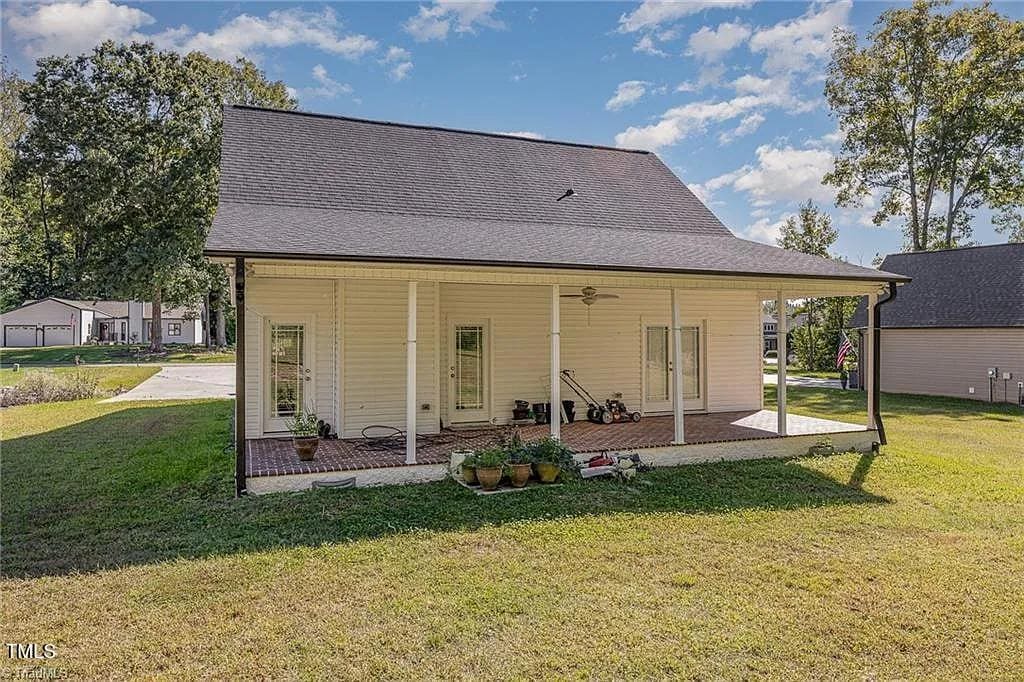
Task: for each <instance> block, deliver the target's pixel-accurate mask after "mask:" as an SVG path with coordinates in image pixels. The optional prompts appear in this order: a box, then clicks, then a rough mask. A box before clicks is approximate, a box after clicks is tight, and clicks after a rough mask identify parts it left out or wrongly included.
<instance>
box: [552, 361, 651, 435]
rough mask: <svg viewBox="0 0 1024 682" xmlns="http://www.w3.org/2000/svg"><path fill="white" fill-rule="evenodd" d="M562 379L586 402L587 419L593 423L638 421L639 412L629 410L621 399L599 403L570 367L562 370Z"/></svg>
mask: <svg viewBox="0 0 1024 682" xmlns="http://www.w3.org/2000/svg"><path fill="white" fill-rule="evenodd" d="M562 381H564V382H565V384H566V385H567V386H568V387H569V388H571V389H572V390H573V392H574V393H576V395H578V396H579V397H580V398H581V399H582V400H583V402H585V403H586V404H587V420H588V421H592V422H594V423H595V424H619V423H622V422H638V421H640V413H639V412H630V411H629V409H627V408H626V404H625V403H624V402H622V401H621V400H614V399H610V400H606V401H604V404H603V405H602V404H600V403H598V402H597V400H595V399H594V396H593V395H591V393H590V391H588V390H587V389H586V388H584V387H583V384H581V383H580V382H579V381H577V380H576V377H575V376H573V371H572V370H571V369H563V370H562Z"/></svg>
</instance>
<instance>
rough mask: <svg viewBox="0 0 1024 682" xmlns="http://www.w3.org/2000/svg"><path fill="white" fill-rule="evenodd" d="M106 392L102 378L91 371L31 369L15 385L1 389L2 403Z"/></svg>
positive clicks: (59, 399)
mask: <svg viewBox="0 0 1024 682" xmlns="http://www.w3.org/2000/svg"><path fill="white" fill-rule="evenodd" d="M102 395H104V393H103V392H102V391H100V389H99V379H98V378H97V377H96V376H94V375H92V374H90V373H88V372H84V371H78V372H72V373H70V374H53V373H52V372H31V373H30V374H28V375H27V376H26V377H25V378H24V379H22V380H21V381H20V382H18V383H17V384H15V385H14V386H6V387H4V388H3V390H2V391H0V407H9V406H11V405H30V404H33V403H57V402H63V401H66V400H84V399H86V398H97V397H100V396H102Z"/></svg>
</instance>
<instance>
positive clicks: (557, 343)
mask: <svg viewBox="0 0 1024 682" xmlns="http://www.w3.org/2000/svg"><path fill="white" fill-rule="evenodd" d="M559 293H560V292H559V287H558V285H557V284H552V285H551V410H550V413H549V414H548V421H550V423H551V437H552V438H561V437H562V309H561V306H562V299H561V296H560V295H559Z"/></svg>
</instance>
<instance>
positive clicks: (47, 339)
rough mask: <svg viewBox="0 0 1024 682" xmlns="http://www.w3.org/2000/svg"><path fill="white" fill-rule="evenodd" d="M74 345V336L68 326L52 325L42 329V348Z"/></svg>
mask: <svg viewBox="0 0 1024 682" xmlns="http://www.w3.org/2000/svg"><path fill="white" fill-rule="evenodd" d="M74 343H75V334H74V330H73V329H72V327H71V325H70V324H53V325H50V324H48V325H46V326H44V327H43V345H44V346H71V345H74Z"/></svg>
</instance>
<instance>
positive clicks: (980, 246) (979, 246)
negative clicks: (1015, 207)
mask: <svg viewBox="0 0 1024 682" xmlns="http://www.w3.org/2000/svg"><path fill="white" fill-rule="evenodd" d="M1012 246H1017V247H1024V242H1003V243H1001V244H973V245H971V246H957V247H954V248H950V249H926V250H922V251H898V252H896V253H889V254H886V256H885V257H886V258H891V257H893V256H921V255H924V254H929V253H952V252H954V251H972V250H974V249H991V248H998V247H1012ZM883 260H884V259H883Z"/></svg>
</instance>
